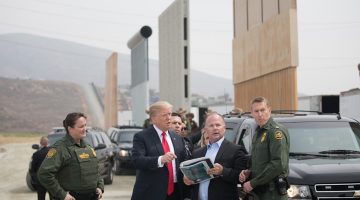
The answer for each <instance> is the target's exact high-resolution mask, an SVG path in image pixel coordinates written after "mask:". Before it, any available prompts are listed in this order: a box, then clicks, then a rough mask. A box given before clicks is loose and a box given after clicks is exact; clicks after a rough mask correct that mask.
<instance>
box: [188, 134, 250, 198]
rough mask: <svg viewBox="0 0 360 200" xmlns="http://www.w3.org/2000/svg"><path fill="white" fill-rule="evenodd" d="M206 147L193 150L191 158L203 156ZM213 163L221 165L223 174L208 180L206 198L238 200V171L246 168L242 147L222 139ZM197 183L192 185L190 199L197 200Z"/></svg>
mask: <svg viewBox="0 0 360 200" xmlns="http://www.w3.org/2000/svg"><path fill="white" fill-rule="evenodd" d="M206 151H207V147H206V146H205V147H202V148H200V149H197V150H195V151H194V152H193V158H199V157H204V156H205V155H206ZM215 163H219V164H221V165H222V166H223V168H224V169H223V174H222V175H221V176H218V177H216V178H213V179H211V180H210V184H209V189H208V196H209V199H208V200H219V199H221V200H239V196H238V192H237V184H238V180H239V174H240V171H241V170H243V169H246V165H247V157H246V156H245V151H244V148H243V147H241V146H239V145H236V144H234V143H231V142H229V141H227V140H226V139H224V141H223V142H222V143H221V146H220V149H219V151H218V153H217V154H216V157H215ZM198 193H199V184H196V185H193V188H192V194H191V197H192V198H191V199H192V200H197V199H198Z"/></svg>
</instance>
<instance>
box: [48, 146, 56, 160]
mask: <svg viewBox="0 0 360 200" xmlns="http://www.w3.org/2000/svg"><path fill="white" fill-rule="evenodd" d="M55 154H56V149H54V148H51V149H50V150H49V151H48V153H47V154H46V158H52V157H54V156H55Z"/></svg>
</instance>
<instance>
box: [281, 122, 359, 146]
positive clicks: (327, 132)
mask: <svg viewBox="0 0 360 200" xmlns="http://www.w3.org/2000/svg"><path fill="white" fill-rule="evenodd" d="M283 125H285V126H286V127H287V128H288V130H289V134H290V152H306V153H313V152H320V151H329V150H355V151H359V150H360V142H359V140H360V139H359V136H360V133H359V130H360V128H359V127H358V126H359V125H358V124H355V123H352V124H350V123H349V122H306V123H304V122H302V123H283Z"/></svg>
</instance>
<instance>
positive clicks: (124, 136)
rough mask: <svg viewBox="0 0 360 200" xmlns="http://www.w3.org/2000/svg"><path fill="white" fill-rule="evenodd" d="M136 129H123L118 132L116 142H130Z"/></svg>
mask: <svg viewBox="0 0 360 200" xmlns="http://www.w3.org/2000/svg"><path fill="white" fill-rule="evenodd" d="M137 132H138V131H124V132H120V133H119V134H118V138H117V142H132V141H133V138H134V135H135V133H137Z"/></svg>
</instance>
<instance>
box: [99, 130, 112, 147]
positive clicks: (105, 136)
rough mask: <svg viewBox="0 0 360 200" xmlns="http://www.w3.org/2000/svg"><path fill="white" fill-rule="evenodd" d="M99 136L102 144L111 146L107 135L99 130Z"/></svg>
mask: <svg viewBox="0 0 360 200" xmlns="http://www.w3.org/2000/svg"><path fill="white" fill-rule="evenodd" d="M101 136H102V138H103V141H104V144H106V146H111V141H110V139H109V136H107V135H106V134H105V133H103V132H101Z"/></svg>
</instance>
